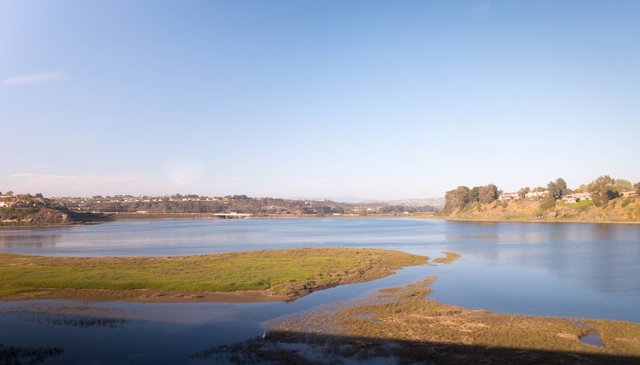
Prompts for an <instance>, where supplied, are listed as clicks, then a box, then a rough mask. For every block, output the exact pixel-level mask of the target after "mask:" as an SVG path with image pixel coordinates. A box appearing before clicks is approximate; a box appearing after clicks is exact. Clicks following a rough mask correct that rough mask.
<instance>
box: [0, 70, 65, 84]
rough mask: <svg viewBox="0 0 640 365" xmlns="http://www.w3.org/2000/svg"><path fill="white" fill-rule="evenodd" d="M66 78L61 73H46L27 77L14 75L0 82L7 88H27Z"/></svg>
mask: <svg viewBox="0 0 640 365" xmlns="http://www.w3.org/2000/svg"><path fill="white" fill-rule="evenodd" d="M66 78H67V74H66V73H64V72H62V71H46V72H38V73H33V74H28V75H16V76H11V77H7V78H5V79H3V80H2V83H3V84H5V85H7V86H28V85H37V84H44V83H47V82H53V81H59V80H65V79H66Z"/></svg>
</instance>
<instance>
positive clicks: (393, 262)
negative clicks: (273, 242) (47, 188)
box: [0, 248, 427, 302]
mask: <svg viewBox="0 0 640 365" xmlns="http://www.w3.org/2000/svg"><path fill="white" fill-rule="evenodd" d="M426 260H427V258H426V257H423V256H417V255H411V254H407V253H403V252H398V251H390V250H379V249H364V248H363V249H360V248H313V249H312V248H304V249H289V250H266V251H249V252H233V253H222V254H211V255H197V256H177V257H96V258H89V257H44V256H24V255H12V254H0V277H1V278H2V280H1V281H0V299H1V300H26V299H47V298H65V299H86V300H127V301H152V302H162V301H164V302H172V301H237V302H248V301H270V300H290V299H294V298H297V297H300V296H303V295H305V294H308V293H310V292H312V291H314V290H318V289H322V288H327V287H332V286H336V285H340V284H347V283H354V282H362V281H367V280H373V279H377V278H381V277H384V276H386V275H389V274H392V273H393V272H394V270H396V269H399V268H401V267H403V266H410V265H419V264H424V263H425V262H426Z"/></svg>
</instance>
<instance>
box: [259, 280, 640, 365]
mask: <svg viewBox="0 0 640 365" xmlns="http://www.w3.org/2000/svg"><path fill="white" fill-rule="evenodd" d="M433 280H435V278H433V277H431V278H427V279H425V280H423V281H421V282H418V283H415V284H411V285H407V286H404V287H401V288H390V289H385V290H382V291H380V292H379V293H378V294H377V295H375V296H372V297H370V298H368V299H367V300H360V301H354V302H347V303H345V304H343V307H342V308H341V309H340V310H331V311H328V310H323V309H319V310H315V311H312V312H309V313H305V314H304V315H300V316H294V317H290V318H284V319H281V320H279V321H277V322H273V323H272V324H271V325H272V329H273V331H274V332H277V333H298V334H300V333H305V334H309V335H312V336H325V337H326V336H329V337H332V338H344V339H367V340H366V341H374V340H375V341H377V340H380V341H382V340H384V341H398V342H407V341H409V342H415V343H423V344H427V345H424V346H427V347H428V346H431V345H428V344H457V345H465V346H475V347H477V348H479V349H480V348H486V349H491V348H502V349H516V350H518V351H519V350H522V351H523V353H524V352H527V351H529V352H531V351H540V352H541V353H542V352H544V353H547V352H549V351H552V352H554V353H558V354H560V353H575V354H580V353H584V354H594V355H615V356H631V357H640V324H638V323H629V322H620V321H608V320H581V322H582V323H584V324H583V325H580V324H578V323H576V321H575V320H572V319H569V318H552V317H551V318H550V317H532V316H520V315H511V314H501V313H493V312H488V311H485V310H469V309H466V308H463V307H458V306H453V305H448V304H443V303H440V302H437V301H433V300H430V299H428V296H429V294H430V293H431V287H430V286H431V283H432V282H433ZM594 332H596V333H598V334H599V335H600V337H601V339H602V342H603V344H604V347H598V346H592V345H588V344H586V343H584V342H582V341H581V340H580V337H582V336H584V335H586V334H588V333H594ZM298 337H300V336H299V335H298ZM345 341H346V342H344V343H343V344H350V342H349V341H351V340H345ZM325 351H328V352H331V351H333V350H331V348H325ZM327 356H330V354H329V355H327ZM437 357H438V356H437V354H434V358H437ZM400 360H402V359H400ZM484 360H487V363H489V364H493V363H504V361H503V362H501V360H500V358H497V359H484ZM502 360H504V359H502ZM578 360H579V359H578ZM583 360H584V359H583ZM639 361H640V358H639ZM462 363H464V362H462ZM534 363H535V361H534ZM552 363H553V362H552ZM563 363H564V362H563ZM569 363H572V362H569ZM577 363H580V361H577Z"/></svg>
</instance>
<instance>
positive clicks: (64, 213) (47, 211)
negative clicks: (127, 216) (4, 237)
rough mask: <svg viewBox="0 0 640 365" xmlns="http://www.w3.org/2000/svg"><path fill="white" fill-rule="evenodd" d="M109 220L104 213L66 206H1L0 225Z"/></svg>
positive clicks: (44, 224)
mask: <svg viewBox="0 0 640 365" xmlns="http://www.w3.org/2000/svg"><path fill="white" fill-rule="evenodd" d="M106 220H109V218H108V217H107V216H105V215H103V214H94V213H78V212H72V211H70V210H67V209H64V208H51V207H31V208H0V227H7V226H9V227H14V226H17V227H25V226H57V225H73V224H86V223H94V222H102V221H106Z"/></svg>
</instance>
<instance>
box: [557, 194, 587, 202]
mask: <svg viewBox="0 0 640 365" xmlns="http://www.w3.org/2000/svg"><path fill="white" fill-rule="evenodd" d="M582 200H591V194H589V193H574V194H567V195H565V196H563V197H562V201H563V202H565V203H577V202H580V201H582Z"/></svg>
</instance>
